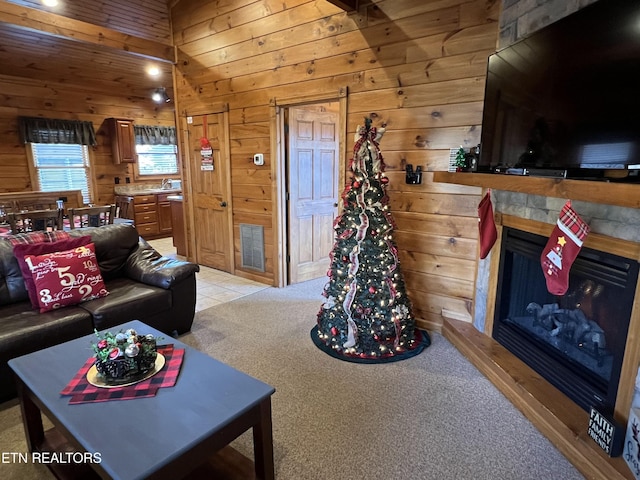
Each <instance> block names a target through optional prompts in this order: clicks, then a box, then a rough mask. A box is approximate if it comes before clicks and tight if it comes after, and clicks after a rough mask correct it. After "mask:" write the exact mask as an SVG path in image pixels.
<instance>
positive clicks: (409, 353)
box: [311, 325, 431, 363]
mask: <svg viewBox="0 0 640 480" xmlns="http://www.w3.org/2000/svg"><path fill="white" fill-rule="evenodd" d="M311 340H313V343H314V344H315V345H316V347H318V348H319V349H320V350H322V351H323V352H324V353H326V354H327V355H330V356H332V357H333V358H338V359H340V360H345V361H347V362H354V363H388V362H397V361H399V360H406V359H407V358H411V357H415V356H416V355H418V354H419V353H420V352H422V351H423V350H424V349H425V348H427V347H428V346H429V345H431V339H430V338H429V334H428V333H427V332H425V331H423V330H419V329H417V328H416V331H415V342H414V345H413V348H411V349H409V350H405V351H404V352H400V353H394V354H392V355H386V356H379V357H371V356H364V357H361V356H360V355H358V354H349V353H345V352H340V351H337V350H334V349H333V348H331V347H329V346H327V345H326V344H325V343H324V342H323V341H322V340H320V338H319V337H318V326H317V325H316V326H314V327H313V328H312V329H311Z"/></svg>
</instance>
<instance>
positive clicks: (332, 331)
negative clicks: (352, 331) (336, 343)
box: [331, 327, 338, 337]
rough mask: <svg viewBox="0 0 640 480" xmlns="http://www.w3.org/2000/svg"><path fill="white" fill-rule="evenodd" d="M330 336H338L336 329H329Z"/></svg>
mask: <svg viewBox="0 0 640 480" xmlns="http://www.w3.org/2000/svg"><path fill="white" fill-rule="evenodd" d="M331 335H333V336H334V337H335V336H336V335H338V329H337V328H336V327H331Z"/></svg>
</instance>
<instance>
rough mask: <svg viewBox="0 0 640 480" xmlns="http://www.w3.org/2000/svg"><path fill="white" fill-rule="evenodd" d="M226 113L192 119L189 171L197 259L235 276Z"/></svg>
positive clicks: (188, 128)
mask: <svg viewBox="0 0 640 480" xmlns="http://www.w3.org/2000/svg"><path fill="white" fill-rule="evenodd" d="M224 115H226V114H225V113H216V114H212V115H200V116H193V117H191V119H192V122H191V123H187V130H188V133H189V138H188V141H189V149H190V151H189V169H190V173H191V195H192V199H193V226H194V236H195V257H196V261H197V262H198V263H199V264H201V265H206V266H207V267H212V268H215V269H218V270H223V271H225V272H230V273H233V272H232V265H233V263H232V259H233V251H232V248H233V242H232V241H231V236H230V232H231V231H232V230H231V219H230V212H231V205H230V200H231V198H230V197H231V195H230V192H229V185H230V182H229V169H230V167H229V155H228V141H227V138H228V135H227V132H226V126H225V125H226V122H225V121H224ZM203 138H205V139H207V140H208V141H209V144H210V145H211V149H212V151H213V162H212V164H211V162H208V161H207V159H206V158H205V157H206V154H205V155H204V156H203V143H202V139H203Z"/></svg>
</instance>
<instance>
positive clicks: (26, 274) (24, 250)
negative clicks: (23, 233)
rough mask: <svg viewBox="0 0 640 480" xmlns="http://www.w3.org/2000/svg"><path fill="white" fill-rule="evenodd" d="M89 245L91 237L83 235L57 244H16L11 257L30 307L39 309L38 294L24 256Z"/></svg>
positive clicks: (68, 238)
mask: <svg viewBox="0 0 640 480" xmlns="http://www.w3.org/2000/svg"><path fill="white" fill-rule="evenodd" d="M89 243H91V237H90V236H89V235H84V236H82V237H69V236H67V239H66V240H59V241H57V242H44V243H33V244H27V243H18V244H15V245H14V247H13V255H14V256H15V257H16V259H17V260H18V265H19V266H20V271H21V272H22V278H23V279H24V286H25V287H26V289H27V292H28V293H29V300H31V306H32V307H33V308H40V304H39V303H38V294H37V293H36V286H35V284H34V283H33V277H32V275H31V269H30V268H29V265H27V264H26V262H25V261H24V256H25V255H44V254H45V253H53V252H61V251H63V250H70V249H72V248H76V247H80V246H82V245H87V244H89Z"/></svg>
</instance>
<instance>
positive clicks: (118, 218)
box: [113, 195, 133, 225]
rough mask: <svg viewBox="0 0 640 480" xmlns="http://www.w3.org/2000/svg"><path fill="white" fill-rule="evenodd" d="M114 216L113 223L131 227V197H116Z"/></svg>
mask: <svg viewBox="0 0 640 480" xmlns="http://www.w3.org/2000/svg"><path fill="white" fill-rule="evenodd" d="M115 204H116V214H115V218H114V220H113V223H126V224H130V225H133V197H132V196H130V195H116V198H115Z"/></svg>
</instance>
